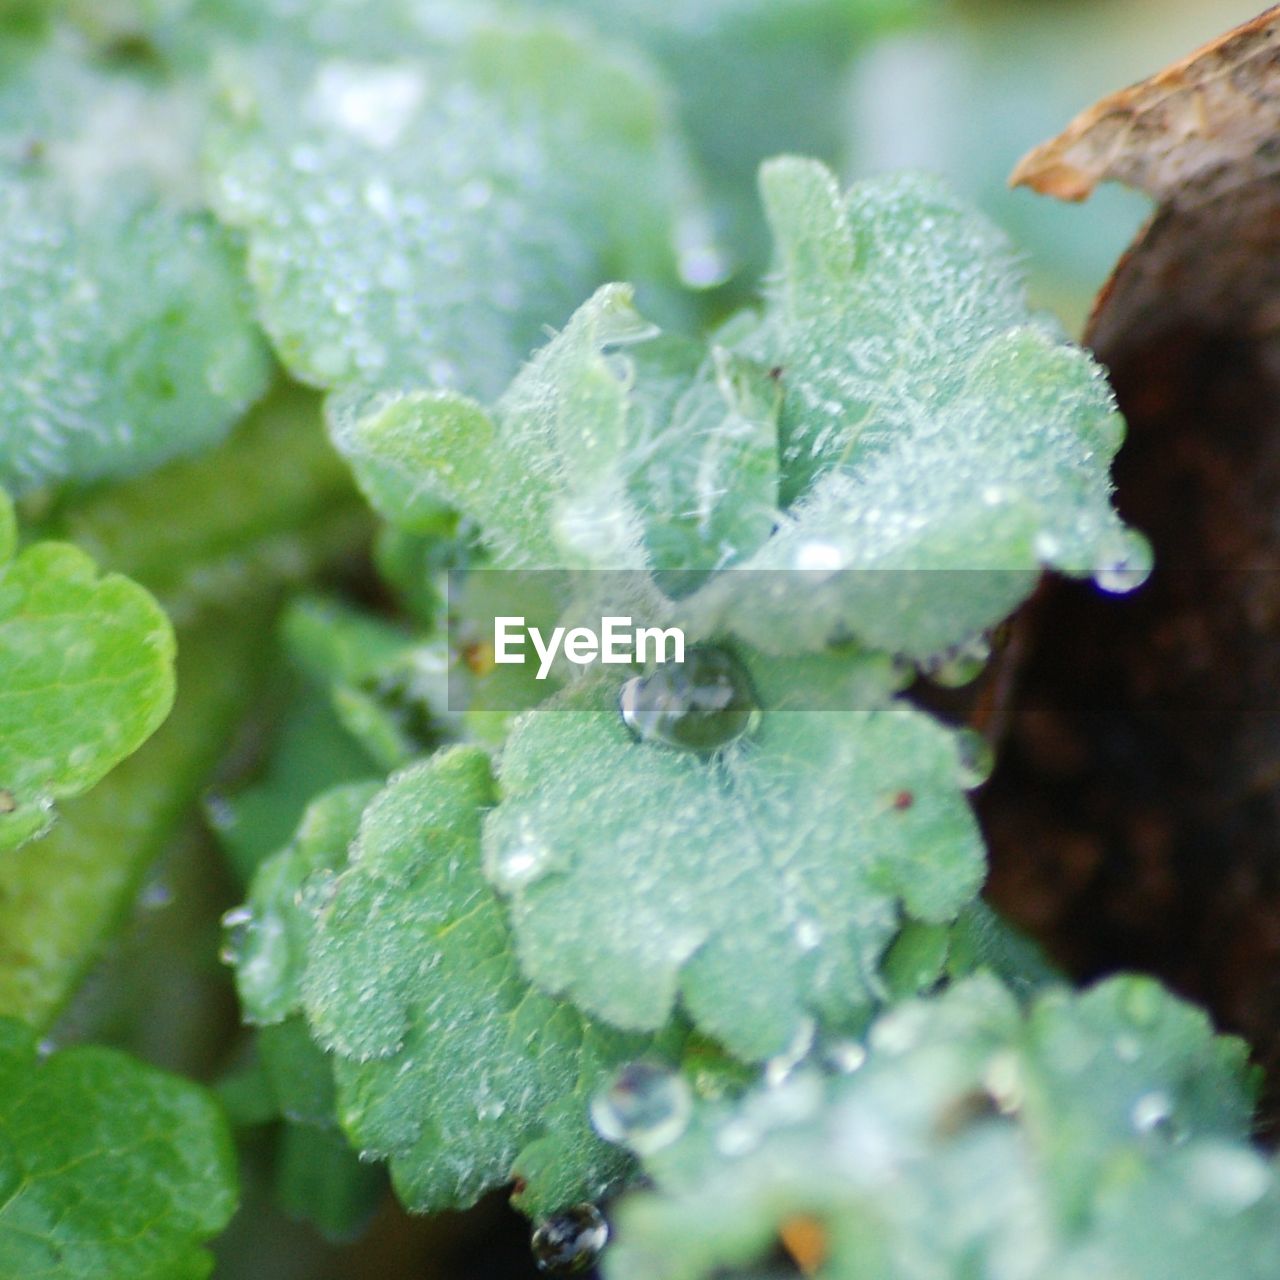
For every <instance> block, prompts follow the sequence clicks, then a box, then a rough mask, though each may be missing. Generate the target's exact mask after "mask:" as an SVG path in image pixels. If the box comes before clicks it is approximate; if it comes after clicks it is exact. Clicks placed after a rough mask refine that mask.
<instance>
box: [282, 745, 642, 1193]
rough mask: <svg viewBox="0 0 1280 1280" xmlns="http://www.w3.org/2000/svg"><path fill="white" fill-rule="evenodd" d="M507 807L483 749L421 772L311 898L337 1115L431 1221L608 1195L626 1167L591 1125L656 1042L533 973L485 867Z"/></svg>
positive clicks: (372, 810)
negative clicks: (499, 799)
mask: <svg viewBox="0 0 1280 1280" xmlns="http://www.w3.org/2000/svg"><path fill="white" fill-rule="evenodd" d="M492 800H493V790H492V782H491V780H490V776H489V764H488V760H487V757H486V756H485V755H484V753H483V752H480V751H477V750H475V749H473V748H465V749H464V748H455V749H453V750H450V751H447V752H444V753H441V754H438V755H436V756H434V757H432V758H431V760H430V761H428V762H426V763H424V764H420V765H415V766H413V767H411V768H409V769H407V770H405V771H404V772H402V773H401V774H399V775H397V776H396V777H395V778H393V780H392V781H391V782H390V783H389V784H388V786H387V788H386V789H385V790H384V791H383V792H382V793H381V794H380V795H379V796H377V797H376V798H375V799H374V801H373V802H372V804H371V805H370V806H369V808H368V809H367V810H366V812H365V815H364V818H363V820H362V823H361V829H360V834H359V836H358V838H357V840H356V842H355V844H354V845H353V846H352V849H351V862H350V865H349V867H348V868H347V869H346V870H344V871H341V873H340V874H339V875H338V876H337V879H336V880H333V879H331V878H321V879H320V880H319V881H318V882H317V881H316V880H314V879H313V880H312V881H311V882H310V887H309V888H304V891H303V900H304V902H306V903H309V904H311V906H312V908H313V909H314V910H315V911H316V912H317V916H316V921H315V936H314V941H313V943H312V945H311V949H310V952H309V956H308V960H307V970H306V975H305V979H304V984H303V987H304V996H305V1005H306V1012H307V1016H308V1019H309V1021H310V1023H311V1026H312V1029H313V1032H314V1034H315V1035H316V1036H317V1037H318V1038H319V1040H320V1042H321V1043H322V1044H323V1045H325V1046H326V1047H327V1048H328V1049H329V1050H331V1051H332V1053H333V1054H334V1071H335V1076H336V1079H337V1085H338V1112H339V1118H340V1120H341V1123H342V1126H343V1128H344V1129H345V1130H346V1132H347V1134H348V1136H349V1137H350V1138H351V1139H352V1141H353V1142H354V1143H355V1144H356V1145H357V1147H358V1148H360V1149H361V1150H362V1151H365V1152H368V1153H370V1154H375V1155H379V1156H384V1157H387V1158H389V1160H390V1165H391V1174H392V1179H393V1181H394V1183H395V1186H396V1189H397V1192H398V1194H399V1196H400V1198H401V1199H402V1200H403V1202H404V1203H405V1204H406V1205H407V1206H409V1207H410V1208H412V1209H417V1210H426V1209H432V1208H443V1207H446V1206H451V1205H453V1206H457V1205H465V1204H469V1203H471V1202H472V1201H473V1200H475V1199H476V1198H477V1197H478V1196H479V1195H481V1194H482V1193H483V1192H484V1191H486V1190H488V1189H490V1188H492V1187H496V1186H500V1185H502V1184H504V1183H507V1182H510V1181H511V1180H512V1179H513V1178H515V1177H517V1176H521V1177H523V1178H524V1179H525V1181H526V1183H527V1186H526V1187H525V1188H524V1189H523V1191H522V1193H521V1195H522V1202H523V1204H524V1205H525V1206H526V1207H527V1208H528V1209H529V1210H530V1211H531V1212H534V1213H545V1212H548V1211H550V1210H554V1209H557V1208H559V1207H561V1206H562V1205H564V1204H566V1203H572V1202H573V1201H576V1200H582V1199H584V1198H593V1197H596V1196H599V1195H601V1194H603V1193H604V1192H605V1191H607V1190H608V1189H609V1188H610V1187H611V1186H613V1185H615V1184H616V1182H617V1180H618V1179H619V1177H620V1176H621V1175H622V1173H623V1172H624V1171H625V1168H626V1164H625V1161H621V1160H619V1159H618V1155H619V1153H618V1152H617V1151H616V1150H615V1149H610V1148H609V1147H607V1146H605V1145H604V1144H603V1143H601V1142H600V1141H599V1140H598V1139H596V1138H595V1137H594V1135H592V1134H591V1133H590V1131H589V1130H588V1128H587V1122H586V1107H587V1101H588V1100H589V1098H590V1097H591V1095H592V1093H593V1092H594V1090H595V1089H596V1088H597V1087H599V1084H600V1083H601V1082H602V1081H603V1080H604V1078H605V1076H606V1075H607V1074H608V1072H610V1071H611V1070H612V1069H614V1068H615V1067H616V1066H617V1065H618V1064H620V1063H622V1062H625V1061H627V1060H629V1059H631V1058H634V1057H638V1056H640V1055H641V1054H642V1053H644V1052H646V1051H647V1050H650V1049H651V1048H652V1047H653V1044H654V1041H653V1040H652V1038H648V1037H636V1036H626V1035H622V1034H619V1033H617V1032H614V1031H611V1030H609V1029H607V1028H604V1027H601V1026H599V1025H597V1024H595V1023H592V1022H590V1021H589V1020H587V1019H585V1018H583V1017H582V1015H581V1014H579V1013H578V1012H577V1011H576V1010H574V1009H573V1008H572V1007H570V1006H568V1005H564V1004H560V1003H558V1002H556V1001H554V1000H552V999H550V998H548V997H547V996H544V995H542V994H541V993H539V992H538V991H536V990H535V989H533V988H531V987H530V986H529V985H528V983H527V982H526V981H525V980H524V979H523V978H522V977H521V975H520V973H519V970H518V968H517V965H516V961H515V956H514V953H513V952H512V950H511V944H510V938H509V935H508V932H507V926H506V922H505V919H504V916H503V912H502V909H501V906H500V905H499V903H498V901H497V900H496V898H495V897H494V896H493V893H492V890H490V888H489V887H488V885H487V884H486V883H485V881H484V878H483V876H482V874H481V870H480V865H479V864H480V850H479V836H480V819H481V810H482V808H483V807H484V806H486V805H489V804H491V803H492Z"/></svg>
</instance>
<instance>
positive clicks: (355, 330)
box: [210, 9, 686, 397]
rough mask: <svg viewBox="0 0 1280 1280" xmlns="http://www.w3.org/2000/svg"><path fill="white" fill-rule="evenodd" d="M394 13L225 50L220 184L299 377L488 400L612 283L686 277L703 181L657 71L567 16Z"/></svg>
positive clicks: (216, 183) (217, 190)
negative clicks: (337, 34) (401, 19)
mask: <svg viewBox="0 0 1280 1280" xmlns="http://www.w3.org/2000/svg"><path fill="white" fill-rule="evenodd" d="M389 14H390V16H388V14H384V13H383V12H382V10H381V9H379V10H378V11H376V12H373V11H367V10H366V11H364V15H363V17H362V21H363V23H364V25H365V26H366V28H367V30H366V32H365V34H364V36H363V38H362V39H360V40H359V41H358V42H357V43H356V45H355V47H354V48H345V49H344V48H342V47H341V46H339V47H338V48H335V49H331V50H329V51H327V52H325V51H318V50H314V49H307V48H306V47H305V46H296V45H292V44H287V43H282V44H281V45H279V46H272V45H270V44H268V46H267V47H266V49H265V51H264V52H263V53H262V54H261V55H260V56H256V57H255V56H252V55H246V56H244V57H242V58H238V59H235V60H232V61H231V62H229V63H228V65H227V67H226V69H225V73H224V81H225V92H224V95H223V97H224V110H223V113H222V120H221V127H220V129H218V130H217V131H216V132H215V136H214V138H213V140H212V144H211V149H210V166H211V171H212V176H213V183H212V190H213V194H214V199H215V202H216V205H217V208H218V210H219V212H220V213H221V215H222V216H223V217H224V219H225V220H226V221H227V222H229V223H230V224H232V225H234V226H237V227H242V228H244V230H245V231H246V233H247V235H248V239H249V247H250V274H251V277H252V279H253V282H254V285H255V286H256V289H257V292H258V296H259V299H260V302H261V313H262V317H263V320H264V323H265V324H266V327H267V329H268V332H269V333H270V335H271V337H272V339H273V340H274V342H275V345H276V349H277V351H278V352H279V354H280V355H281V357H282V359H283V360H284V362H285V364H286V365H287V366H288V367H289V368H290V370H291V371H292V372H294V373H295V374H296V375H297V376H299V377H300V378H302V379H303V380H305V381H308V382H312V383H314V384H316V385H318V386H323V387H335V386H349V385H352V384H354V385H355V386H357V387H361V388H374V389H385V388H392V389H409V388H414V387H421V386H423V385H434V386H437V387H445V388H456V389H460V390H462V391H466V392H469V393H472V394H479V395H481V396H484V397H491V396H494V395H496V394H497V393H498V391H499V390H500V389H501V388H502V386H503V385H504V384H505V383H506V381H507V380H508V378H509V377H510V376H511V374H512V373H513V372H514V371H515V369H516V367H517V365H518V364H519V362H520V360H521V359H522V358H523V356H524V354H525V352H526V351H528V349H529V348H530V347H531V346H532V345H533V344H534V343H535V342H536V341H537V339H538V337H539V335H540V334H541V332H542V327H543V326H544V325H546V324H548V323H562V322H563V321H564V320H565V319H566V318H567V317H568V315H569V313H570V312H571V310H572V309H573V307H574V305H575V304H576V303H577V302H578V300H579V299H580V298H581V297H583V296H584V295H585V294H586V293H588V292H589V291H590V290H591V289H592V288H593V287H594V286H596V285H597V284H599V283H600V282H601V281H602V280H604V279H607V278H609V277H611V276H617V275H620V274H622V275H632V276H635V277H638V278H641V279H644V280H657V279H661V278H662V277H663V276H664V275H667V274H669V272H668V265H669V263H670V261H671V258H672V250H671V248H670V235H669V227H670V222H671V217H672V210H673V207H674V206H675V205H676V204H677V203H678V202H679V201H681V200H682V199H683V188H684V186H685V183H686V179H685V177H684V173H683V169H682V166H681V165H680V164H679V162H678V161H677V159H676V156H675V150H674V143H673V139H672V136H671V135H670V133H669V131H668V128H667V122H666V120H665V117H664V110H663V106H662V103H661V101H660V95H659V94H658V92H657V90H656V89H655V88H654V86H653V85H652V84H651V83H650V81H649V79H648V77H647V74H646V73H645V72H644V71H643V70H642V69H639V68H638V67H636V66H632V65H631V64H630V63H628V62H625V61H620V60H619V59H617V58H616V57H614V56H613V55H611V54H605V53H603V52H602V51H601V50H600V49H599V48H598V47H596V46H595V45H593V44H592V43H590V42H588V41H587V40H585V39H583V38H580V37H578V36H576V35H572V34H569V33H568V32H566V31H564V30H562V29H561V28H559V27H556V26H551V25H541V26H539V25H526V24H523V23H521V22H508V23H506V24H505V26H504V27H503V28H501V29H500V28H498V27H496V26H494V27H486V26H484V25H483V24H476V23H474V22H472V23H462V24H455V25H458V26H459V28H460V29H459V30H457V31H456V32H449V33H445V34H438V33H437V34H435V35H431V36H423V37H420V38H418V39H413V38H408V37H406V36H405V34H404V33H403V31H402V28H401V27H400V25H398V23H397V20H396V18H395V15H394V10H391V11H389ZM445 25H449V24H445ZM467 27H471V28H474V29H472V30H467V29H466V28H467ZM379 30H381V31H382V32H383V34H384V37H388V38H384V39H383V40H382V41H381V42H380V41H379V40H378V35H377V33H378V32H379ZM392 36H393V37H394V38H390V37H392ZM379 43H382V44H389V45H390V46H391V47H389V48H386V49H382V50H381V51H380V52H377V53H375V52H373V49H374V48H375V47H376V46H377V45H378V44H379ZM477 264H482V265H481V267H480V268H479V269H478V268H477Z"/></svg>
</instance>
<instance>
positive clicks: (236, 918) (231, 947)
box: [218, 906, 253, 965]
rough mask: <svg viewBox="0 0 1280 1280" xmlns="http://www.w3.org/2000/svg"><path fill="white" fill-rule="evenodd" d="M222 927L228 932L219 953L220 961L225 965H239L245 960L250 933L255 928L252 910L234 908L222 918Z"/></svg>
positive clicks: (248, 908)
mask: <svg viewBox="0 0 1280 1280" xmlns="http://www.w3.org/2000/svg"><path fill="white" fill-rule="evenodd" d="M222 927H223V928H224V929H225V930H226V931H227V932H226V937H225V938H224V940H223V943H222V946H221V948H220V949H219V951H218V959H219V960H221V961H222V963H223V964H231V965H238V964H239V963H240V961H241V960H242V959H243V958H244V954H245V947H246V946H247V944H248V941H249V931H250V930H251V929H252V928H253V910H252V908H251V907H247V906H241V907H234V908H233V909H232V910H230V911H228V912H227V913H226V914H225V915H224V916H223V917H222Z"/></svg>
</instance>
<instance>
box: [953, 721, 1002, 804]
mask: <svg viewBox="0 0 1280 1280" xmlns="http://www.w3.org/2000/svg"><path fill="white" fill-rule="evenodd" d="M956 765H957V777H958V779H959V782H960V785H961V786H962V787H964V789H965V790H966V791H972V790H973V789H974V788H975V787H980V786H982V784H983V783H984V782H986V780H987V779H988V778H989V777H991V770H992V769H993V768H995V753H994V752H993V751H992V750H991V744H990V743H989V742H988V741H987V740H986V738H984V737H983V736H982V734H980V733H978V732H977V730H975V729H961V730H960V732H959V733H957V734H956Z"/></svg>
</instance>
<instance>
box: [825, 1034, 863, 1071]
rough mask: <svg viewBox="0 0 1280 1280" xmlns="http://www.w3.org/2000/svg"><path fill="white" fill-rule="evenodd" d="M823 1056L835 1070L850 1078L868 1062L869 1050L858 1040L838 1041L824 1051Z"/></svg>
mask: <svg viewBox="0 0 1280 1280" xmlns="http://www.w3.org/2000/svg"><path fill="white" fill-rule="evenodd" d="M822 1056H823V1060H824V1061H825V1062H826V1063H827V1065H828V1066H830V1067H831V1068H832V1069H833V1070H835V1071H838V1072H840V1074H841V1075H845V1076H850V1075H852V1074H853V1073H854V1072H855V1071H857V1070H858V1069H859V1068H860V1067H861V1066H862V1065H863V1064H864V1063H865V1062H866V1060H867V1049H866V1046H865V1045H863V1044H860V1043H859V1042H858V1041H857V1040H837V1041H836V1042H835V1043H834V1044H829V1045H827V1046H826V1047H825V1048H824V1049H823V1051H822Z"/></svg>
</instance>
